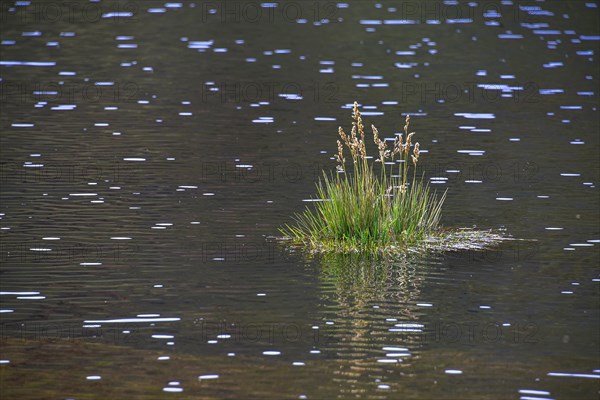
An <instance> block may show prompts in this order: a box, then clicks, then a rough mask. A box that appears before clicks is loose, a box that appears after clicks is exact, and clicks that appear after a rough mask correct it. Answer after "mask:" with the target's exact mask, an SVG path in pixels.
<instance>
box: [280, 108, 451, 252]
mask: <svg viewBox="0 0 600 400" xmlns="http://www.w3.org/2000/svg"><path fill="white" fill-rule="evenodd" d="M352 118H353V122H352V130H351V133H350V135H348V134H346V133H345V132H344V130H343V129H342V128H341V127H340V128H339V135H340V139H341V141H340V140H338V141H337V145H338V153H337V155H336V159H337V161H338V166H337V174H335V176H334V175H327V174H326V173H325V172H323V179H321V180H320V181H319V183H318V184H317V194H318V198H317V199H314V200H315V202H314V203H313V204H314V208H312V209H311V208H308V207H307V209H306V210H305V211H304V212H303V213H302V214H296V216H295V221H296V224H295V225H293V226H291V225H285V227H284V228H282V229H280V232H281V233H282V234H284V235H285V236H286V237H287V238H290V239H292V241H293V242H294V243H295V244H301V245H305V246H307V247H309V249H310V250H313V251H325V252H329V251H336V252H357V251H358V252H366V253H373V252H392V253H403V252H405V251H406V250H407V249H408V248H409V247H410V246H412V245H415V244H417V243H418V242H420V241H422V240H424V239H426V238H427V237H429V236H431V235H433V234H434V233H435V232H437V231H438V230H439V222H440V217H441V211H442V204H443V203H444V199H445V196H446V193H444V194H443V195H442V196H440V197H437V196H436V195H435V193H433V192H432V191H431V190H430V187H429V184H428V183H427V182H424V179H423V176H422V175H421V176H418V175H417V164H418V162H419V157H420V149H419V143H418V142H417V143H415V144H414V146H413V144H412V140H413V135H414V134H415V132H410V133H409V127H410V116H406V122H405V125H404V134H402V135H399V136H396V139H395V141H394V145H393V148H391V149H389V148H388V146H387V143H386V141H385V140H382V139H381V138H380V136H379V132H378V130H377V128H375V126H373V125H372V126H371V129H372V132H373V142H374V143H375V145H376V146H377V151H378V158H376V159H375V161H372V158H371V157H368V156H367V148H366V143H365V131H364V126H363V121H362V117H361V114H360V111H359V109H358V104H357V103H356V102H354V110H353V114H352ZM345 148H346V149H347V150H349V152H350V155H351V158H352V163H351V165H350V167H351V170H350V171H348V170H347V169H346V164H347V163H346V159H345V158H344V149H345ZM348 164H350V163H348ZM376 165H377V168H375V166H376Z"/></svg>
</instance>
